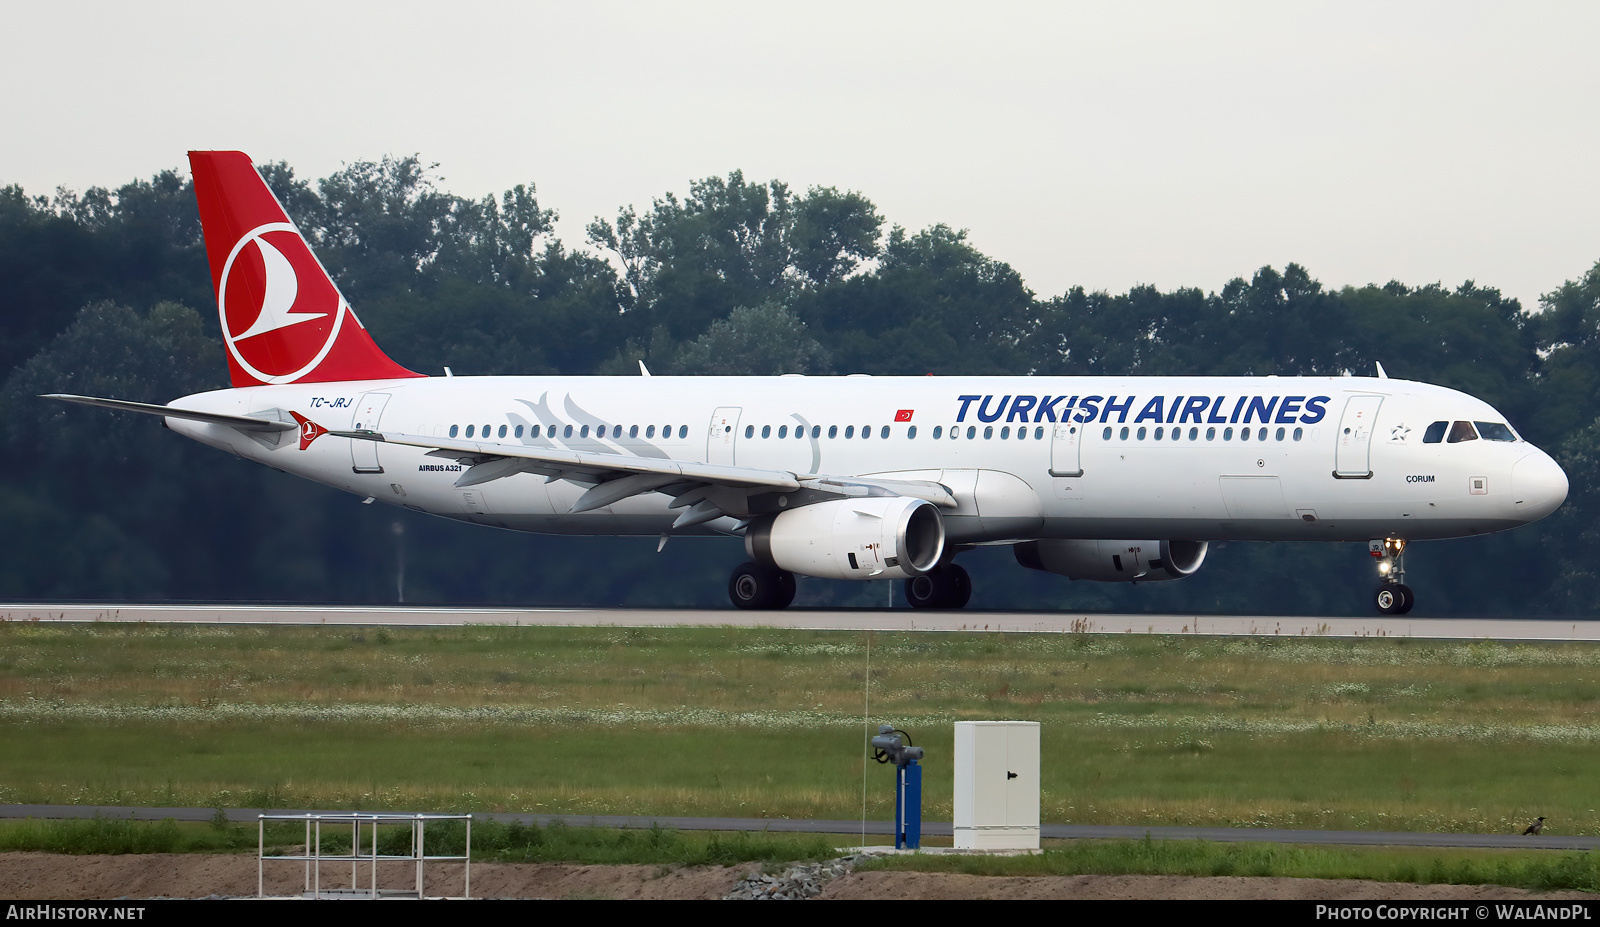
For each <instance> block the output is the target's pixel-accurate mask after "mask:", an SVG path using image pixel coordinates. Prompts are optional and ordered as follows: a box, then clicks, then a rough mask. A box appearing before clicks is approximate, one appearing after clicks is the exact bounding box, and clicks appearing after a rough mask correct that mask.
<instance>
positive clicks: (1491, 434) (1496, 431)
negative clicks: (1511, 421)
mask: <svg viewBox="0 0 1600 927" xmlns="http://www.w3.org/2000/svg"><path fill="white" fill-rule="evenodd" d="M1473 424H1474V425H1477V426H1478V434H1480V435H1482V436H1483V440H1485V441H1515V440H1517V435H1516V433H1515V432H1513V431H1512V430H1511V427H1510V426H1509V425H1505V424H1503V423H1501V422H1473Z"/></svg>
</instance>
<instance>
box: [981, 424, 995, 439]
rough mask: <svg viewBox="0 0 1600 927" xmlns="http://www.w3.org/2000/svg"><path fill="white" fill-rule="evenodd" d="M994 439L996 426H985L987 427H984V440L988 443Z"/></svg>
mask: <svg viewBox="0 0 1600 927" xmlns="http://www.w3.org/2000/svg"><path fill="white" fill-rule="evenodd" d="M993 437H994V426H993V425H985V426H983V440H985V441H987V440H989V439H990V438H993Z"/></svg>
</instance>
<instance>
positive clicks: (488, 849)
mask: <svg viewBox="0 0 1600 927" xmlns="http://www.w3.org/2000/svg"><path fill="white" fill-rule="evenodd" d="M260 839H261V838H260V836H259V835H258V833H257V829H256V825H253V824H233V823H228V822H226V821H213V822H211V823H209V824H200V823H192V822H185V823H179V822H176V821H173V820H171V819H167V820H164V821H129V820H121V819H112V818H104V817H94V818H90V819H86V820H35V819H26V820H15V821H0V852H21V851H34V852H46V853H68V854H74V855H89V854H124V853H217V852H246V851H248V852H250V853H254V852H255V851H256V849H257V847H258V846H259V845H260V844H259V842H258V841H259V840H260ZM305 841H306V837H305V827H304V825H303V824H299V823H287V822H269V823H268V825H267V832H266V835H265V843H266V846H267V848H268V852H269V854H270V853H271V852H273V851H274V850H275V849H276V850H283V849H290V850H292V851H293V852H295V853H299V852H300V851H301V849H302V848H303V846H304V845H305ZM320 845H321V849H322V852H323V853H325V854H348V853H349V852H350V832H349V830H348V829H347V828H346V827H344V826H340V825H337V824H331V825H330V824H325V825H324V826H323V828H322V834H321V840H320ZM466 845H467V829H466V825H465V824H463V823H460V822H455V821H444V822H437V823H433V824H430V825H428V827H427V830H426V846H425V850H426V852H427V853H429V854H432V855H461V854H463V853H465V851H466ZM371 846H372V844H371V830H370V828H364V829H363V839H362V851H363V852H370V851H371ZM378 852H379V853H380V854H383V855H408V854H410V852H411V829H410V827H409V826H398V825H388V826H384V827H380V828H379V833H378ZM837 855H838V851H837V850H836V849H835V846H834V841H833V840H831V839H829V838H826V837H822V836H818V835H803V834H763V833H754V834H752V833H744V832H738V833H731V834H727V833H715V832H700V833H688V834H686V833H683V832H681V831H677V830H673V829H671V828H664V827H652V828H649V829H640V830H622V829H617V828H590V827H567V826H565V825H563V824H561V823H560V822H556V823H552V824H550V825H548V826H544V827H541V826H539V825H537V824H533V825H524V824H518V823H510V824H504V823H501V822H498V821H476V822H474V823H473V825H472V858H473V860H474V861H475V862H513V863H529V862H563V863H584V864H653V865H677V866H713V865H720V866H731V865H736V864H739V863H749V862H760V863H763V864H776V863H780V862H787V861H792V860H819V859H832V858H833V857H835V856H837Z"/></svg>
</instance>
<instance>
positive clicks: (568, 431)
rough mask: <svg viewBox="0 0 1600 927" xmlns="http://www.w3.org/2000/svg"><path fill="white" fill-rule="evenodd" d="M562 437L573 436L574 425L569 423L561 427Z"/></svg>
mask: <svg viewBox="0 0 1600 927" xmlns="http://www.w3.org/2000/svg"><path fill="white" fill-rule="evenodd" d="M561 437H563V438H570V437H572V426H571V425H568V426H567V427H565V428H563V429H561Z"/></svg>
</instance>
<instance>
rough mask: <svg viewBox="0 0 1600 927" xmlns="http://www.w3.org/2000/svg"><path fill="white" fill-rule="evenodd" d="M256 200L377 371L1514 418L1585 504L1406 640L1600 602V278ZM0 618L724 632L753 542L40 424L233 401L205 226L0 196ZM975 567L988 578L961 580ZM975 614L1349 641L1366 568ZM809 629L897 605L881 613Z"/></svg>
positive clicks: (785, 199) (827, 196)
mask: <svg viewBox="0 0 1600 927" xmlns="http://www.w3.org/2000/svg"><path fill="white" fill-rule="evenodd" d="M262 172H263V175H264V176H265V177H266V178H267V181H268V183H269V184H270V185H271V186H272V188H273V190H274V191H275V192H276V193H277V195H278V197H279V199H280V200H281V201H282V202H283V203H284V205H285V208H286V209H287V210H288V211H289V213H290V214H291V215H292V216H293V217H294V218H295V220H296V222H297V223H298V224H299V225H300V227H301V228H302V230H303V231H304V232H305V234H306V235H307V237H308V238H309V239H310V240H311V242H312V246H313V248H314V249H315V250H316V252H317V254H318V256H319V257H320V258H321V259H322V260H323V262H324V263H325V264H326V265H327V267H328V269H329V271H330V272H331V273H332V274H333V275H334V278H335V279H336V280H337V281H338V283H339V285H340V287H341V289H342V290H343V291H344V293H345V295H346V296H347V297H348V298H349V299H350V301H351V303H352V305H354V306H355V307H356V309H357V311H358V312H359V313H360V315H361V318H362V320H363V322H364V323H365V324H366V325H367V326H368V327H369V328H370V329H371V330H372V331H373V333H374V337H375V338H376V339H377V341H378V343H379V344H380V346H382V347H383V348H384V350H385V351H386V352H387V353H389V354H390V355H391V356H392V357H394V358H395V359H396V360H397V361H399V362H400V363H402V364H404V365H406V366H408V367H410V368H412V369H414V370H418V371H422V372H437V371H439V370H440V369H441V368H443V367H445V366H449V367H451V368H452V369H453V370H454V371H455V372H456V373H458V374H556V373H559V374H635V373H637V370H638V367H637V362H638V361H640V360H643V361H645V363H646V364H648V365H649V367H650V369H651V371H652V372H655V373H658V374H664V373H673V374H776V373H816V374H827V373H870V374H885V375H887V374H915V375H920V374H925V373H935V374H941V375H957V374H1032V375H1083V374H1103V375H1229V376H1261V375H1267V374H1277V375H1281V376H1292V375H1298V374H1312V375H1339V374H1341V373H1344V372H1353V373H1357V374H1362V375H1365V374H1369V373H1370V372H1371V371H1372V370H1373V369H1374V364H1375V363H1377V362H1380V361H1381V362H1382V363H1383V365H1384V367H1385V368H1386V369H1387V371H1388V372H1389V374H1390V375H1392V376H1396V377H1404V378H1406V379H1414V380H1422V381H1426V382H1430V383H1437V384H1440V385H1444V386H1449V387H1453V388H1456V389H1460V390H1463V391H1465V392H1468V393H1471V394H1472V395H1474V396H1478V397H1480V398H1482V399H1484V400H1486V401H1488V402H1490V403H1491V404H1493V405H1494V406H1496V407H1497V408H1499V409H1500V410H1501V411H1503V412H1504V413H1506V415H1507V416H1508V417H1509V418H1510V419H1511V422H1512V424H1513V425H1514V426H1515V427H1516V428H1517V429H1518V431H1519V432H1520V433H1521V434H1522V435H1523V436H1524V437H1526V438H1527V439H1528V440H1530V441H1532V442H1534V443H1535V444H1538V445H1539V446H1541V447H1544V448H1546V449H1547V450H1550V451H1551V452H1552V453H1553V454H1554V455H1555V456H1556V457H1557V459H1558V460H1559V461H1560V462H1561V463H1562V466H1564V467H1565V468H1566V469H1567V472H1568V475H1569V477H1570V478H1571V481H1572V492H1571V494H1570V495H1569V497H1568V501H1567V504H1566V505H1565V506H1564V507H1563V508H1562V509H1561V510H1560V511H1559V512H1557V513H1556V514H1555V515H1554V516H1552V517H1550V518H1548V519H1546V520H1545V521H1543V522H1540V523H1538V524H1537V525H1534V526H1531V527H1527V528H1523V529H1520V530H1518V531H1513V532H1509V533H1504V534H1500V535H1494V536H1490V537H1485V538H1476V539H1465V540H1458V541H1444V542H1429V543H1426V544H1417V545H1414V546H1413V547H1412V548H1411V550H1410V551H1409V553H1410V556H1409V557H1408V558H1407V559H1408V563H1407V566H1408V568H1409V570H1410V571H1411V576H1410V577H1409V578H1410V579H1411V580H1412V581H1413V585H1414V586H1417V587H1418V588H1419V589H1420V590H1422V593H1421V598H1422V602H1423V604H1422V606H1421V608H1422V611H1421V612H1419V614H1421V613H1434V614H1447V613H1455V614H1467V613H1470V614H1478V613H1482V614H1503V615H1521V614H1530V615H1531V614H1574V615H1587V614H1590V613H1592V612H1593V611H1595V609H1596V605H1595V603H1596V602H1597V601H1600V595H1597V593H1600V575H1597V568H1596V566H1595V564H1596V563H1597V562H1600V556H1597V554H1600V536H1597V534H1596V529H1595V528H1594V519H1593V518H1592V517H1591V516H1590V514H1589V511H1590V509H1591V507H1593V506H1594V505H1595V496H1594V495H1593V493H1592V491H1591V489H1590V487H1593V486H1594V485H1595V484H1596V478H1597V477H1600V418H1597V412H1600V405H1597V403H1596V400H1597V398H1600V396H1597V393H1600V363H1597V361H1600V356H1597V355H1600V263H1597V264H1596V265H1595V266H1594V267H1591V268H1589V269H1588V270H1587V272H1584V273H1582V274H1581V275H1579V276H1577V277H1575V278H1574V279H1573V280H1569V281H1566V282H1561V283H1556V282H1554V281H1553V282H1552V289H1551V291H1550V292H1549V293H1548V294H1546V295H1545V296H1544V297H1543V298H1542V299H1541V300H1540V305H1539V306H1537V307H1525V306H1522V305H1521V304H1520V303H1519V302H1518V301H1517V300H1515V299H1510V298H1507V297H1505V296H1504V295H1502V294H1501V293H1500V292H1499V291H1498V290H1496V289H1494V288H1493V287H1491V286H1485V285H1479V284H1478V283H1476V282H1475V281H1466V282H1464V283H1462V284H1460V285H1458V286H1446V285H1442V284H1439V283H1429V284H1423V285H1408V284H1404V283H1401V282H1398V281H1389V282H1387V283H1384V284H1371V285H1367V286H1362V287H1349V286H1347V287H1343V288H1339V289H1331V288H1327V287H1324V286H1323V285H1322V284H1321V283H1319V282H1318V281H1317V280H1316V279H1315V278H1314V277H1313V276H1312V275H1311V273H1310V272H1309V271H1308V270H1307V269H1306V268H1304V267H1302V266H1300V265H1298V264H1289V265H1287V266H1286V267H1284V268H1283V269H1282V270H1281V271H1280V270H1277V269H1275V268H1273V267H1262V268H1259V269H1257V270H1255V271H1254V272H1253V273H1251V274H1249V275H1248V277H1245V276H1241V277H1236V278H1234V279H1232V280H1229V281H1226V282H1225V283H1223V284H1222V285H1221V286H1220V287H1219V288H1217V289H1213V290H1205V289H1201V288H1178V289H1173V290H1168V291H1162V290H1159V289H1157V288H1155V287H1149V286H1139V287H1134V288H1132V289H1130V290H1128V291H1127V292H1125V293H1107V292H1103V291H1087V290H1085V289H1084V288H1082V287H1074V288H1071V289H1069V290H1067V291H1066V292H1064V293H1061V294H1059V295H1052V296H1040V295H1038V294H1035V293H1034V292H1033V291H1032V290H1030V289H1029V288H1028V286H1027V285H1026V283H1025V281H1024V280H1023V279H1022V277H1021V275H1020V274H1018V273H1017V272H1016V271H1015V270H1014V269H1013V268H1012V267H1011V266H1010V265H1008V264H1006V263H1005V262H1003V261H1001V260H998V259H996V258H993V257H990V256H988V255H985V254H983V253H981V252H980V251H978V250H977V249H976V248H975V247H973V245H972V244H971V242H970V241H969V240H968V239H967V236H966V234H965V233H964V232H962V231H960V230H957V229H952V228H950V227H949V226H946V225H933V226H929V227H927V228H924V229H920V230H911V229H906V228H903V227H901V226H899V225H893V224H890V223H889V222H887V220H886V219H885V218H884V217H883V216H882V215H881V214H880V213H879V212H878V210H877V207H876V206H875V205H874V204H873V203H872V202H871V201H870V200H868V199H867V198H866V197H865V196H864V195H862V194H860V193H857V192H850V191H844V192H842V191H840V190H838V189H835V188H832V187H812V188H810V189H807V190H805V191H803V192H801V191H796V190H792V189H790V188H789V187H788V186H787V185H786V184H784V183H782V182H781V181H777V180H770V181H766V182H752V181H750V180H747V179H746V178H745V177H744V176H743V174H742V173H741V172H738V171H734V172H732V173H730V174H728V175H727V176H726V177H708V178H705V179H703V180H699V181H695V182H693V183H691V184H690V185H689V188H688V192H687V193H686V194H684V195H682V196H679V195H677V194H674V193H666V194H663V195H662V196H661V197H660V198H658V199H656V200H654V201H653V202H652V203H651V204H650V205H649V207H648V208H640V207H636V206H633V205H629V206H624V207H622V208H620V209H619V210H618V211H617V212H616V214H615V215H614V216H611V217H599V218H596V219H595V220H594V221H592V222H591V223H589V225H588V226H587V228H586V230H585V239H584V241H583V242H582V243H580V244H578V245H576V246H573V245H569V244H567V243H564V242H562V241H561V240H559V239H558V238H557V237H556V235H555V231H554V228H555V226H554V223H555V218H556V214H555V212H554V211H553V210H551V209H549V208H547V207H544V206H542V205H541V204H540V203H539V200H538V198H537V194H536V189H535V187H534V185H533V184H532V183H529V184H525V185H520V186H517V187H515V188H514V189H511V190H507V191H505V192H503V193H502V194H500V195H498V196H492V195H491V196H485V197H483V198H481V199H477V200H474V199H468V198H463V197H460V196H456V195H453V194H450V193H447V192H444V191H442V190H440V189H439V187H438V185H437V183H436V181H435V179H434V173H433V169H432V168H431V167H429V166H428V165H426V164H424V163H423V162H422V161H420V160H419V159H418V158H416V157H409V158H385V159H383V160H381V161H362V162H357V163H354V164H351V165H349V166H347V167H346V168H344V169H343V170H340V171H338V172H337V173H334V174H332V175H331V176H329V177H326V178H323V179H321V180H318V181H316V182H315V183H312V182H309V181H306V180H303V179H301V178H299V177H297V176H296V175H295V173H294V171H293V170H292V168H290V167H289V166H288V165H286V164H282V163H276V164H270V165H266V166H265V167H264V168H263V170H262ZM0 370H3V371H4V377H5V379H4V386H3V388H0V422H3V425H4V429H5V434H4V441H3V446H0V460H3V461H4V463H5V465H6V466H5V471H4V475H3V476H0V528H3V529H4V530H5V531H6V533H7V534H8V535H9V537H8V543H7V544H6V548H7V550H6V553H4V554H0V596H8V597H13V598H34V597H51V598H71V599H101V598H104V599H191V598H193V599H212V598H225V599H259V600H278V601H392V600H393V599H394V598H396V596H397V594H398V590H397V587H396V578H397V577H396V573H397V567H398V562H399V559H400V557H401V556H404V558H405V562H406V573H405V577H406V583H405V587H404V592H405V595H406V597H407V599H408V600H411V601H434V602H506V603H528V604H565V603H589V604H638V605H645V604H660V605H700V604H703V605H720V604H722V603H723V602H724V601H725V600H724V598H723V592H722V586H723V584H724V582H725V579H726V573H727V570H728V568H729V567H731V566H732V565H733V564H734V563H736V562H737V561H738V560H739V559H741V558H742V554H741V553H740V551H739V545H738V543H737V542H736V541H715V540H712V541H701V540H698V539H685V540H679V541H675V542H673V543H671V544H669V545H668V546H667V547H666V549H665V550H664V551H662V552H661V553H659V554H658V553H657V552H656V550H655V547H656V545H655V543H654V541H653V540H651V539H607V538H595V539H577V540H574V539H550V538H540V537H537V536H527V535H514V534H509V533H504V532H496V531H492V530H487V529H482V528H477V527H472V526H465V525H458V524H455V523H452V522H448V521H445V520H443V519H435V518H428V517H426V516H419V515H415V514H413V513H408V512H396V511H395V510H390V509H385V508H383V507H379V506H361V505H359V504H358V503H359V500H357V499H355V498H353V497H349V496H345V495H342V494H339V493H336V492H334V491H332V490H328V489H325V488H323V487H319V486H316V485H314V484H310V483H308V482H305V481H303V480H300V479H298V478H294V477H288V476H286V475H284V474H280V473H277V472H275V471H271V470H268V469H266V468H262V467H259V466H256V465H254V464H248V463H245V462H242V461H238V460H234V459H232V458H228V457H226V456H224V455H221V454H218V453H217V452H215V451H212V450H210V449H208V448H205V447H202V446H200V445H197V444H194V443H193V442H189V441H186V440H184V439H181V438H178V437H177V436H173V435H167V434H164V433H162V432H161V430H160V429H159V427H156V426H155V424H154V420H146V419H143V418H142V417H136V416H119V415H117V414H114V413H109V412H101V411H99V410H91V409H83V408H76V407H73V408H68V407H63V406H59V405H58V404H54V403H49V402H46V401H43V400H39V399H37V398H35V397H36V396H37V395H38V394H40V393H45V392H78V393H86V394H91V395H101V396H114V397H120V398H127V399H135V400H141V401H149V402H166V401H168V400H170V399H173V398H175V397H177V396H180V395H184V394H187V393H192V392H197V391H200V390H205V389H215V388H221V387H224V386H226V385H227V371H226V365H225V362H224V353H223V349H222V345H221V341H220V337H219V332H218V324H217V321H216V313H215V310H214V302H213V297H212V293H211V284H210V275H209V271H208V269H207V264H206V260H205V251H204V244H203V241H202V239H201V234H200V226H199V219H198V215H197V212H196V209H195V203H194V193H193V189H192V186H191V184H190V182H189V180H188V179H187V177H186V175H184V174H182V173H180V172H179V171H176V170H173V171H166V172H163V173H161V174H158V175H156V176H155V177H152V178H151V179H150V180H148V181H145V180H136V181H133V182H130V183H128V184H126V185H124V186H122V187H120V188H118V189H116V190H108V189H103V188H93V189H90V190H88V191H86V192H85V193H83V194H81V195H80V194H76V193H73V192H71V191H65V190H58V191H57V192H56V193H55V194H54V195H52V196H30V195H28V194H27V193H25V191H23V190H22V189H21V188H19V187H17V186H8V187H4V188H0ZM968 558H970V559H968ZM963 562H966V563H968V565H969V569H971V570H973V572H974V575H975V576H976V577H977V584H976V592H975V598H974V604H975V605H977V606H989V607H1060V608H1075V609H1080V608H1081V609H1102V608H1104V609H1117V610H1128V611H1142V610H1170V609H1183V610H1192V611H1198V612H1208V611H1228V612H1234V611H1239V612H1261V611H1269V612H1274V613H1284V614H1295V613H1319V614H1360V613H1364V612H1365V610H1366V607H1367V595H1366V592H1367V587H1368V586H1370V585H1371V584H1372V582H1373V576H1372V574H1371V566H1370V562H1368V560H1367V558H1366V557H1365V555H1364V552H1363V551H1362V550H1361V549H1360V545H1319V544H1230V545H1226V546H1225V547H1219V548H1218V549H1215V550H1214V551H1213V553H1212V555H1211V558H1210V559H1208V561H1207V563H1206V566H1205V568H1204V569H1202V570H1201V571H1200V573H1199V574H1197V575H1196V576H1195V577H1192V578H1190V579H1188V580H1185V581H1183V582H1179V583H1166V584H1154V585H1141V586H1139V587H1136V588H1126V587H1112V586H1105V585H1100V584H1091V583H1071V582H1068V581H1067V580H1065V579H1064V578H1060V577H1052V576H1046V575H1035V574H1032V573H1027V572H1025V571H1022V570H1021V569H1020V568H1018V567H1016V566H1015V564H1013V563H1011V562H1010V557H1009V555H1008V554H1007V553H1006V552H1005V551H1004V550H982V551H975V552H974V553H973V554H971V555H968V557H967V558H964V560H963ZM846 585H847V584H827V583H805V582H804V581H803V583H802V594H801V598H800V602H801V603H805V602H808V601H810V602H814V603H818V604H829V603H837V604H846V603H863V604H879V603H882V602H883V601H886V599H887V595H886V590H884V589H883V588H882V587H881V585H880V584H864V585H863V586H861V587H860V588H839V587H842V586H846Z"/></svg>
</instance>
